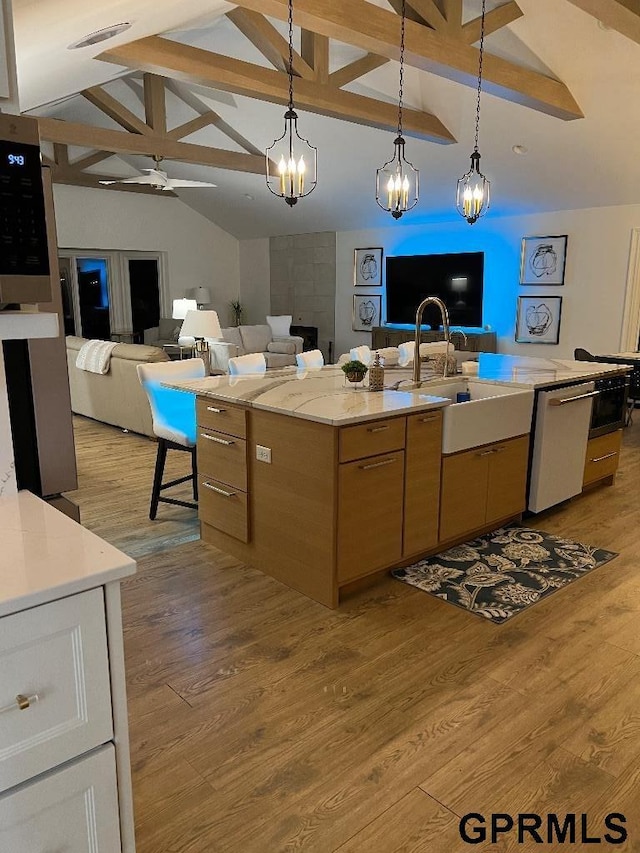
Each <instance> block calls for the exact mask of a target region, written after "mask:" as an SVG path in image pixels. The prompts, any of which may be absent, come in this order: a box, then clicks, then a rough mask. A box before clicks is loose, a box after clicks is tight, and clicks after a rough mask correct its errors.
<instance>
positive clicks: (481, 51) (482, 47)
mask: <svg viewBox="0 0 640 853" xmlns="http://www.w3.org/2000/svg"><path fill="white" fill-rule="evenodd" d="M402 2H403V8H404V0H402ZM485 7H486V0H482V18H481V21H480V59H479V60H478V103H477V106H476V141H475V145H474V148H473V150H474V151H475V153H476V154H477V153H478V136H479V134H480V95H481V93H482V57H483V55H484V17H485Z"/></svg>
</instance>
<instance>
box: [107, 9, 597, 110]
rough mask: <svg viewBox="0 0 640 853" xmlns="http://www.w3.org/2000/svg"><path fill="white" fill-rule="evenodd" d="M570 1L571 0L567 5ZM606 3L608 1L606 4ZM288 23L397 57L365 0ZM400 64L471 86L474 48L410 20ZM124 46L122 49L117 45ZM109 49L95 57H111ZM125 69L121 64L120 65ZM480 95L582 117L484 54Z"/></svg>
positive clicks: (382, 19)
mask: <svg viewBox="0 0 640 853" xmlns="http://www.w3.org/2000/svg"><path fill="white" fill-rule="evenodd" d="M240 2H241V5H242V6H243V7H245V8H251V9H254V10H259V11H261V12H262V13H263V14H266V15H270V16H271V17H274V18H279V19H280V20H286V18H287V13H288V10H287V2H286V0H240ZM572 2H575V0H572ZM606 2H608V3H611V2H612V0H606ZM293 15H294V20H295V22H296V24H298V25H299V26H301V27H303V28H305V29H308V30H313V31H314V32H317V33H320V34H321V35H325V36H328V37H329V38H333V39H337V40H338V41H342V42H345V43H346V44H351V45H354V46H355V47H360V48H362V49H363V50H366V51H367V52H369V53H376V54H379V55H381V56H386V57H388V58H389V59H394V60H398V59H399V58H400V19H399V17H398V15H396V13H395V12H392V11H389V10H387V9H382V8H380V7H378V6H374V5H373V3H368V2H366V0H349V2H348V3H346V2H344V0H296V2H295V5H294V12H293ZM405 43H406V51H405V62H406V64H407V65H410V66H412V67H414V68H419V69H421V70H422V71H429V72H431V73H432V74H437V75H438V76H440V77H445V78H446V79H448V80H454V81H456V82H458V83H463V84H464V85H467V86H472V87H475V86H477V82H478V49H477V48H475V47H472V46H471V45H468V44H465V43H464V42H463V41H462V40H461V39H460V38H453V37H451V36H450V34H449V35H443V34H441V33H438V32H436V31H435V30H432V29H429V28H428V27H424V26H421V25H420V24H417V23H416V22H415V21H407V22H406V38H405ZM123 47H126V46H123ZM120 50H121V48H119V47H113V48H111V49H109V50H108V51H107V52H106V53H104V54H102V55H101V56H100V57H99V58H100V59H103V58H112V61H114V62H117V59H116V57H117V56H118V54H119V53H120ZM124 64H127V63H124ZM483 74H484V90H485V91H486V92H488V93H489V94H491V95H495V96H497V97H499V98H503V99H505V100H507V101H513V102H515V103H518V104H522V105H524V106H527V107H530V108H532V109H535V110H539V111H540V112H543V113H546V114H548V115H552V116H556V117H557V118H562V119H567V120H568V119H575V118H582V117H583V114H582V111H581V110H580V107H579V106H578V104H577V103H576V101H575V99H574V98H573V96H572V94H571V92H570V91H569V90H568V89H567V87H566V86H565V85H564V83H561V82H560V81H559V80H554V79H553V78H552V77H547V76H545V75H544V74H540V73H538V72H536V71H530V70H528V69H526V68H522V67H521V66H519V65H516V64H515V63H513V62H509V61H508V60H506V59H501V58H500V57H497V56H492V55H490V54H487V53H485V56H484V70H483Z"/></svg>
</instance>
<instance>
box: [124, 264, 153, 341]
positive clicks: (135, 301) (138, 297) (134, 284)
mask: <svg viewBox="0 0 640 853" xmlns="http://www.w3.org/2000/svg"><path fill="white" fill-rule="evenodd" d="M127 271H128V277H129V298H130V302H131V330H132V337H133V341H134V343H143V341H144V332H145V329H152V328H154V327H155V326H159V324H160V270H159V266H158V259H157V258H129V259H128V261H127Z"/></svg>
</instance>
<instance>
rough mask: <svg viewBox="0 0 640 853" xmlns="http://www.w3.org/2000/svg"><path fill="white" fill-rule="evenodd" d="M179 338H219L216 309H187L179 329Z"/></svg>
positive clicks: (220, 334)
mask: <svg viewBox="0 0 640 853" xmlns="http://www.w3.org/2000/svg"><path fill="white" fill-rule="evenodd" d="M180 337H181V338H186V337H189V338H221V337H222V329H221V328H220V321H219V320H218V313H217V311H187V316H186V317H185V318H184V323H183V324H182V328H181V329H180Z"/></svg>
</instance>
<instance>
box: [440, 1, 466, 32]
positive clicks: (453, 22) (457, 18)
mask: <svg viewBox="0 0 640 853" xmlns="http://www.w3.org/2000/svg"><path fill="white" fill-rule="evenodd" d="M443 11H444V16H445V18H446V19H447V29H448V30H453V31H455V30H459V29H460V27H461V26H462V0H443Z"/></svg>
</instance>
